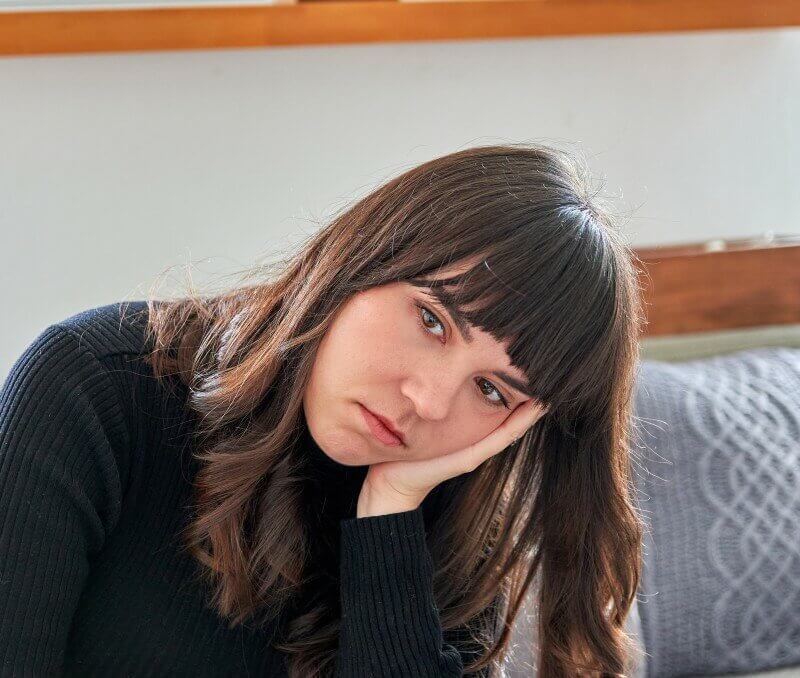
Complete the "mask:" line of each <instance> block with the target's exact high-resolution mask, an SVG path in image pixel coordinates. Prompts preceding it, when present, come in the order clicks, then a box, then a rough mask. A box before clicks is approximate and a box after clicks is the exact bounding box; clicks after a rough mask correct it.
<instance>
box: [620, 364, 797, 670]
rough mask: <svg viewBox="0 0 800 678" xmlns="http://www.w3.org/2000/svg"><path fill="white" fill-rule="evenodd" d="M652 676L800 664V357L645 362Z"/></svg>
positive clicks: (643, 443) (641, 428) (646, 613)
mask: <svg viewBox="0 0 800 678" xmlns="http://www.w3.org/2000/svg"><path fill="white" fill-rule="evenodd" d="M635 402H636V405H635V411H636V416H637V420H636V427H637V428H638V437H639V438H640V441H639V444H638V445H637V448H636V449H638V452H639V453H640V457H641V461H640V464H641V465H640V468H639V469H638V472H637V483H638V488H639V491H640V494H639V496H640V505H641V507H642V509H643V510H644V511H645V516H646V520H647V522H648V523H649V526H650V529H649V531H648V534H647V536H646V539H645V555H644V562H645V567H644V576H643V581H642V584H641V586H640V594H639V613H640V617H641V624H642V632H643V640H644V644H645V648H646V651H647V653H648V655H649V656H648V657H647V675H648V677H649V678H662V677H664V678H666V677H670V676H684V675H692V674H701V675H713V674H721V673H739V672H751V671H758V670H766V669H770V668H777V667H781V666H790V665H794V664H799V663H800V349H796V348H758V349H748V350H744V351H738V352H735V353H730V354H726V355H719V356H714V357H712V358H703V359H697V360H692V361H688V362H683V363H666V362H658V361H643V363H642V364H641V369H640V372H639V375H638V379H637V388H636V401H635Z"/></svg>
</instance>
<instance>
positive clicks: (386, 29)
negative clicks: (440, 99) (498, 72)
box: [0, 0, 800, 55]
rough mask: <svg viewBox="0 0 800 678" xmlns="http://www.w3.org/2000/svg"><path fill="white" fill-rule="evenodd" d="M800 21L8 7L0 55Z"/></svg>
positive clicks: (713, 7)
mask: <svg viewBox="0 0 800 678" xmlns="http://www.w3.org/2000/svg"><path fill="white" fill-rule="evenodd" d="M64 1H65V2H68V0H64ZM798 25H800V2H797V0H471V1H464V0H459V1H448V0H444V1H437V2H428V1H424V2H416V1H407V0H403V1H396V0H369V1H363V0H361V1H359V0H350V1H347V2H344V1H341V0H328V1H325V2H319V1H317V2H299V3H297V4H273V5H229V6H224V5H222V6H200V5H198V6H183V7H166V6H165V7H158V8H119V9H87V8H85V7H81V8H72V9H58V10H53V9H40V10H28V9H23V10H18V9H4V10H2V11H0V55H26V54H28V55H32V54H55V53H85V52H127V51H146V50H181V49H210V48H226V47H232V48H240V47H272V46H286V45H320V44H342V43H371V42H398V41H415V40H464V39H481V38H512V37H537V36H560V35H595V34H616V33H647V32H668V31H694V30H717V29H743V28H747V29H752V28H775V27H781V26H798Z"/></svg>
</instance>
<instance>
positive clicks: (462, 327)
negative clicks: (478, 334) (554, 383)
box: [421, 287, 535, 398]
mask: <svg viewBox="0 0 800 678" xmlns="http://www.w3.org/2000/svg"><path fill="white" fill-rule="evenodd" d="M421 289H422V290H423V291H424V292H425V293H426V296H429V297H430V298H431V299H433V300H434V301H436V302H438V303H440V304H441V305H442V306H444V307H445V309H446V310H447V313H448V314H449V315H450V318H451V319H452V321H453V322H454V323H455V326H456V327H457V328H458V333H459V334H460V335H461V338H462V339H463V340H464V342H465V343H467V344H471V343H472V342H473V341H474V340H475V338H474V337H473V336H472V332H471V331H470V327H469V322H468V321H467V319H466V318H465V317H464V316H463V314H462V313H461V311H459V310H458V309H457V308H456V307H455V306H453V304H451V303H450V302H449V301H447V300H441V299H439V298H438V297H437V296H436V295H435V294H434V293H433V290H432V289H431V288H430V287H421ZM491 374H493V375H495V376H496V377H500V378H501V379H502V380H503V381H505V382H506V383H507V384H508V385H509V386H513V387H514V388H515V389H517V391H519V392H520V393H524V394H525V395H526V396H529V397H531V398H534V397H535V394H534V393H533V392H532V389H531V386H530V383H529V382H525V381H520V380H519V379H517V378H516V377H515V376H513V375H511V374H509V373H508V372H505V371H504V370H492V371H491Z"/></svg>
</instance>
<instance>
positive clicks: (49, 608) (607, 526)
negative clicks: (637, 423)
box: [0, 144, 643, 678]
mask: <svg viewBox="0 0 800 678" xmlns="http://www.w3.org/2000/svg"><path fill="white" fill-rule="evenodd" d="M255 273H256V274H257V279H256V281H255V282H253V281H248V280H242V281H241V284H238V285H236V286H235V287H234V288H233V289H231V290H229V291H226V292H223V293H219V294H214V295H206V296H198V295H196V294H189V295H187V296H185V297H181V298H177V299H173V300H169V301H164V300H162V301H156V300H154V299H150V300H148V301H137V302H132V303H127V304H110V305H108V306H104V307H99V308H95V309H91V310H88V311H85V312H83V313H79V314H77V315H75V316H72V317H70V318H67V319H65V320H63V321H61V322H59V323H56V324H54V325H51V326H50V327H48V328H47V329H45V330H44V331H43V332H42V333H41V334H40V335H39V336H38V337H37V338H36V340H35V341H34V342H33V343H32V344H31V345H30V346H29V347H28V349H26V351H25V353H24V354H23V355H22V356H21V357H20V358H19V359H18V360H17V362H16V363H15V365H14V367H13V368H12V371H11V373H10V375H9V376H8V378H7V380H6V382H5V386H4V388H3V391H2V394H0V454H1V456H0V594H2V595H0V667H2V671H0V673H2V675H9V676H23V675H24V676H28V675H36V676H45V675H47V676H50V675H57V674H67V675H79V676H96V675H98V676H99V675H103V676H123V675H124V676H145V675H153V676H167V675H169V676H184V675H185V676H193V677H196V676H255V675H259V676H284V675H288V676H292V677H296V678H307V677H316V676H337V677H340V678H344V677H351V678H372V677H382V676H397V677H417V676H426V677H427V676H430V677H434V676H461V675H463V674H465V673H472V672H475V671H480V672H481V674H482V675H485V676H488V675H498V673H497V672H498V670H499V667H500V664H501V660H502V658H503V657H504V655H505V654H506V652H507V650H508V649H509V648H508V644H509V643H508V640H509V633H510V631H511V625H512V622H513V621H514V620H515V618H516V616H517V613H518V612H519V610H520V608H521V604H522V601H523V597H524V596H525V595H526V593H527V592H528V591H529V590H533V589H534V586H533V585H534V580H536V586H535V589H536V600H537V608H538V648H537V649H538V657H539V663H538V667H537V669H538V673H539V675H540V676H542V677H543V678H551V677H556V676H575V675H598V676H623V675H626V674H627V673H628V671H629V667H630V659H631V656H632V654H633V652H634V651H635V648H636V645H635V643H634V641H633V640H632V638H631V637H630V636H628V635H627V634H626V633H625V630H624V628H623V626H624V622H625V619H626V616H627V614H628V612H629V610H630V608H631V605H632V603H633V602H634V596H635V593H636V589H637V585H638V582H639V577H640V567H641V556H640V542H641V537H642V526H643V522H642V520H641V518H640V514H639V512H638V511H637V509H636V507H635V505H634V494H633V492H634V491H633V485H632V479H631V470H630V469H631V463H630V461H631V460H630V455H631V445H630V443H629V429H630V423H631V422H630V418H631V411H630V410H631V393H632V386H633V381H634V373H635V367H636V361H637V356H638V348H637V347H638V344H637V336H638V330H639V326H640V322H641V320H640V305H639V304H640V302H639V296H638V286H637V277H636V271H635V267H634V264H633V257H632V254H631V252H630V250H629V249H628V248H626V247H625V246H624V245H623V244H622V241H621V237H620V235H619V233H618V232H617V228H616V226H615V224H614V223H613V220H612V218H611V217H610V214H609V212H608V211H606V210H604V209H602V208H601V206H600V205H599V203H598V202H597V201H596V200H595V199H594V196H593V195H590V189H589V185H588V180H587V173H586V167H585V165H584V164H583V163H582V162H580V161H579V160H578V158H575V157H571V156H570V155H568V154H566V153H564V152H562V151H559V150H556V149H554V148H550V147H547V146H536V145H522V144H519V145H505V146H487V147H478V148H471V149H467V150H463V151H459V152H456V153H452V154H450V155H446V156H444V157H440V158H437V159H434V160H432V161H430V162H426V163H424V164H422V165H420V166H418V167H416V168H414V169H411V170H409V171H407V172H405V173H403V174H402V175H400V176H398V177H396V178H395V179H393V180H391V181H389V182H388V183H386V184H385V185H383V186H381V187H380V188H378V189H377V190H375V191H374V192H372V193H371V194H369V195H367V196H366V197H365V198H363V199H361V200H359V201H358V202H356V203H355V204H354V205H353V206H351V207H350V208H349V209H347V210H346V211H344V212H343V213H341V214H340V215H338V216H337V217H336V218H335V219H333V221H332V222H331V223H330V224H329V225H327V226H326V227H324V228H322V229H321V230H320V231H318V232H317V233H316V234H314V235H313V236H312V237H311V238H310V239H309V241H308V243H307V244H306V246H305V247H303V248H302V249H301V251H300V252H298V253H297V254H296V256H293V257H292V258H290V259H289V260H287V261H284V262H282V265H281V266H280V267H279V268H278V270H277V272H274V273H272V274H268V273H267V272H266V271H256V272H255Z"/></svg>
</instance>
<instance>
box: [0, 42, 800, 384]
mask: <svg viewBox="0 0 800 678" xmlns="http://www.w3.org/2000/svg"><path fill="white" fill-rule="evenodd" d="M798 122H800V29H773V30H763V31H726V32H689V33H681V34H675V33H673V34H649V35H647V34H646V35H628V36H608V37H606V36H603V37H570V38H557V39H543V38H531V39H507V40H485V41H481V40H478V41H459V42H424V43H405V44H380V45H347V46H332V47H291V48H264V49H239V50H208V51H183V52H180V51H176V52H166V51H165V52H150V53H130V54H99V55H70V56H36V57H24V58H0V289H2V302H3V324H2V333H0V376H4V375H5V374H6V372H7V371H8V369H9V368H10V366H11V364H12V362H13V360H14V359H16V357H17V356H18V355H19V353H20V352H21V351H22V350H23V348H24V347H25V345H27V344H28V343H29V342H30V341H31V340H32V339H33V337H34V336H35V335H36V334H38V332H39V331H41V330H42V329H43V328H44V327H45V326H46V325H48V324H50V323H52V322H56V321H58V320H60V319H62V318H64V317H66V316H67V315H71V314H72V313H75V312H77V311H79V310H82V309H84V308H89V307H92V306H97V305H101V304H105V303H110V302H112V301H118V300H122V299H135V298H143V297H144V295H145V294H146V291H147V289H148V287H149V286H150V284H151V283H152V282H153V281H154V279H155V277H156V275H157V274H158V273H159V272H160V271H162V270H164V269H165V268H167V267H169V266H174V265H179V266H180V265H183V264H187V263H191V264H192V265H193V278H194V280H195V282H196V283H197V284H199V285H202V283H203V282H204V280H206V279H208V277H209V276H211V275H214V276H215V277H217V278H218V276H219V275H220V274H224V273H230V272H234V271H236V270H239V269H241V268H244V267H246V266H248V265H249V264H251V263H253V262H254V260H255V258H256V257H261V258H263V257H266V258H269V257H270V253H271V252H273V251H274V250H275V249H276V248H279V249H286V248H291V247H292V243H293V242H295V239H296V238H298V237H304V236H306V235H307V234H309V233H311V232H312V231H313V230H315V229H316V228H317V227H318V224H319V223H322V222H324V221H325V218H326V215H329V214H330V213H331V212H332V211H333V210H334V209H337V208H340V207H342V206H343V205H344V204H345V203H347V202H349V201H350V200H352V199H353V198H355V197H358V196H360V195H363V194H364V193H366V192H367V191H368V190H370V189H371V188H373V187H374V186H376V185H377V184H379V183H381V182H382V181H383V180H385V179H388V178H389V177H391V176H393V175H395V174H396V173H398V172H400V171H402V170H404V169H407V168H409V167H411V166H413V165H416V164H418V163H420V162H422V161H424V160H427V159H429V158H432V157H435V156H438V155H442V154H444V153H447V152H450V151H454V150H457V149H460V148H466V147H468V146H472V145H479V144H480V145H482V144H487V143H503V142H526V141H528V142H532V141H543V142H546V143H553V144H556V145H560V146H562V147H567V148H574V149H581V150H583V151H584V152H585V153H586V154H587V155H588V156H589V159H590V163H591V166H592V169H593V172H594V173H595V175H596V176H597V178H598V181H603V182H604V183H605V186H606V193H607V194H608V195H611V196H616V204H617V206H618V212H619V213H620V214H622V215H627V217H626V218H627V222H626V223H627V225H626V228H627V230H628V232H629V234H630V241H631V242H632V243H633V244H636V245H646V244H660V243H666V242H680V241H690V240H691V241H693V240H698V239H706V238H717V237H720V238H734V237H746V236H751V235H757V234H760V233H762V232H764V231H767V230H773V231H775V232H776V233H787V232H793V233H797V232H800V185H799V184H798V176H800V159H798V158H800V137H799V136H798ZM201 260H205V261H201ZM181 274H182V271H181V270H180V269H179V270H178V271H177V272H176V274H174V275H173V278H175V277H177V278H178V279H180V275H181Z"/></svg>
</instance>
